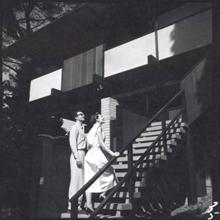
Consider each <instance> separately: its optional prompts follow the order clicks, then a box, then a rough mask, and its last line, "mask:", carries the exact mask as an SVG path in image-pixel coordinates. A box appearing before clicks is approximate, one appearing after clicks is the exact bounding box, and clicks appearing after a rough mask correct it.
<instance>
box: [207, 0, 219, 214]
mask: <svg viewBox="0 0 220 220" xmlns="http://www.w3.org/2000/svg"><path fill="white" fill-rule="evenodd" d="M219 10H220V2H219V0H214V1H212V11H213V12H212V16H213V17H212V21H213V27H212V36H213V56H212V57H213V73H212V100H213V108H212V111H210V116H211V117H210V122H209V123H210V124H209V125H210V127H209V130H210V136H209V137H210V139H211V142H212V146H211V150H212V153H211V156H212V161H211V162H212V186H213V201H220V156H219V155H220V136H219V131H220V125H219V120H220V99H219V92H220V67H219V59H220V39H219V37H220V20H219V19H220V13H219ZM215 210H217V211H219V210H220V207H219V205H218V206H217V207H216V208H215Z"/></svg>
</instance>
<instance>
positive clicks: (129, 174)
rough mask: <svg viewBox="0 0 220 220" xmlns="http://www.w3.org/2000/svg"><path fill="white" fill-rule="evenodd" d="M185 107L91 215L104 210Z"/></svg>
mask: <svg viewBox="0 0 220 220" xmlns="http://www.w3.org/2000/svg"><path fill="white" fill-rule="evenodd" d="M183 112H184V109H182V110H181V111H180V112H179V113H177V115H176V116H175V117H174V118H173V119H172V121H171V122H170V123H169V124H168V125H167V126H166V129H165V130H164V131H162V132H161V134H160V135H159V136H158V137H157V138H156V139H155V140H154V141H153V143H152V144H151V145H150V146H149V147H148V148H147V150H146V151H145V152H144V153H143V154H142V155H141V156H140V158H139V159H138V160H137V161H136V162H135V164H134V165H133V167H132V168H131V169H130V170H128V172H127V173H126V175H125V176H124V177H123V178H122V179H121V180H120V182H119V183H118V184H117V185H116V186H115V187H114V188H113V189H112V190H111V191H110V192H109V194H108V195H107V196H106V198H105V199H104V200H103V201H102V202H101V203H100V205H99V206H98V207H97V208H96V209H95V211H94V212H93V213H92V215H91V216H90V217H91V218H95V216H96V215H97V214H98V213H99V212H100V211H101V210H102V208H103V207H104V206H105V205H106V203H107V202H108V201H109V199H110V198H111V197H112V196H113V195H114V194H115V193H116V192H117V191H118V190H119V189H120V187H121V186H122V185H123V184H124V183H126V182H127V181H129V180H130V178H131V176H132V174H133V173H135V171H136V169H137V167H138V165H140V164H141V163H142V162H143V161H144V159H145V157H146V156H147V155H148V154H149V153H150V151H151V150H152V149H153V148H154V147H155V145H156V144H157V143H158V141H160V140H161V139H162V138H163V135H164V134H166V132H167V131H169V129H170V128H171V127H172V125H173V124H174V123H175V121H176V120H177V119H178V118H179V117H180V116H181V115H182V114H183Z"/></svg>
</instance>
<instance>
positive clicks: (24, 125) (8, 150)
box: [0, 0, 83, 217]
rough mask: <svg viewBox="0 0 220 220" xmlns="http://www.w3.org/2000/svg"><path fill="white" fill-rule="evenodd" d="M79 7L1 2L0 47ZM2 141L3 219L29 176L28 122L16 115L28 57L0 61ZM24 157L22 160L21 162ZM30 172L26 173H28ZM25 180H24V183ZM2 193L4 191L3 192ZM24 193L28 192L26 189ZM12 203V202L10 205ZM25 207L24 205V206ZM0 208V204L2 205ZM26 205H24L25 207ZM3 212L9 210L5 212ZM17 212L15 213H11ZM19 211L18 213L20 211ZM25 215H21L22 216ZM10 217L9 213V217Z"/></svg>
mask: <svg viewBox="0 0 220 220" xmlns="http://www.w3.org/2000/svg"><path fill="white" fill-rule="evenodd" d="M82 5H83V3H81V4H75V3H72V2H50V1H48V2H47V1H42V2H39V1H36V0H30V1H17V0H2V1H1V16H2V17H3V22H2V47H1V49H2V50H3V51H4V49H5V48H7V47H8V46H10V45H11V44H13V43H14V42H16V41H18V40H20V39H22V38H24V37H26V36H28V35H29V34H31V33H33V32H35V31H37V30H39V29H40V28H42V27H44V26H45V25H48V24H49V23H51V22H53V21H55V20H56V19H59V18H60V17H62V16H63V15H64V14H66V13H70V12H71V11H73V10H75V9H77V8H78V7H81V6H82ZM2 64H3V66H2V70H3V71H2V82H1V83H2V97H1V98H2V99H1V100H2V109H1V111H2V124H3V126H2V137H1V143H2V146H1V149H0V150H1V152H0V155H1V157H2V158H0V161H1V167H3V166H4V168H5V172H3V175H1V177H0V178H2V180H3V179H4V181H1V183H2V182H3V183H2V184H3V185H2V187H3V188H2V187H1V193H0V197H2V198H3V199H2V198H0V200H1V202H2V201H4V199H7V200H8V204H7V201H6V202H5V203H4V204H5V207H2V208H1V207H0V211H2V210H3V211H2V213H3V214H2V215H4V217H7V215H9V214H10V212H11V211H10V210H11V209H10V210H9V208H11V207H10V204H11V203H13V202H14V208H15V207H19V204H18V199H17V200H16V199H15V200H14V198H16V197H17V198H19V197H20V196H21V195H23V194H21V193H20V192H21V191H22V190H23V189H21V188H22V187H24V186H28V179H27V178H26V174H28V172H30V169H29V167H30V166H29V165H30V164H29V163H30V162H31V155H30V154H31V149H30V147H29V148H28V145H27V144H26V143H27V142H28V140H27V139H28V138H27V137H28V135H29V132H30V122H29V121H28V119H27V120H24V118H21V116H20V115H19V114H18V110H19V108H21V106H22V107H23V106H24V105H25V102H26V101H27V96H28V92H29V91H28V89H29V88H28V86H27V81H28V80H29V79H28V78H27V76H28V74H27V73H28V69H29V68H30V67H31V63H30V59H29V58H28V57H27V58H25V59H21V60H15V59H13V58H11V57H7V56H5V55H4V54H3V57H2ZM24 157H25V158H24ZM28 169H29V170H28ZM25 178H26V179H25ZM2 189H3V190H2ZM26 190H27V189H26ZM12 200H13V201H12ZM26 203H27V202H26ZM2 204H3V203H2ZM26 205H27V204H26ZM5 208H8V209H7V210H9V211H7V210H6V209H5ZM13 210H17V209H13ZM19 210H21V209H19ZM23 214H24V212H23ZM11 215H12V213H11ZM20 215H22V214H21V213H20ZM0 216H1V213H0ZM14 216H16V213H15V215H14Z"/></svg>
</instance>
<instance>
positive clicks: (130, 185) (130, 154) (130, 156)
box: [128, 145, 134, 207]
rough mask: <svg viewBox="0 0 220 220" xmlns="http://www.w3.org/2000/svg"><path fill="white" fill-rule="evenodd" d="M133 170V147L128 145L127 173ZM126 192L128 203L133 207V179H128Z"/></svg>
mask: <svg viewBox="0 0 220 220" xmlns="http://www.w3.org/2000/svg"><path fill="white" fill-rule="evenodd" d="M132 168H133V146H132V145H130V146H129V148H128V172H129V171H130V170H131V169H132ZM131 177H132V175H131ZM128 192H129V202H130V203H131V204H132V207H133V197H134V186H133V178H130V179H129V183H128Z"/></svg>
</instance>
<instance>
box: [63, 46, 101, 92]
mask: <svg viewBox="0 0 220 220" xmlns="http://www.w3.org/2000/svg"><path fill="white" fill-rule="evenodd" d="M93 74H97V75H99V76H102V75H103V45H100V46H98V47H96V48H93V49H91V50H88V51H86V52H84V53H81V54H79V55H77V56H74V57H71V58H69V59H66V60H64V62H63V72H62V91H63V92H65V91H68V90H72V89H75V88H78V87H81V86H84V85H88V84H90V83H93Z"/></svg>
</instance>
